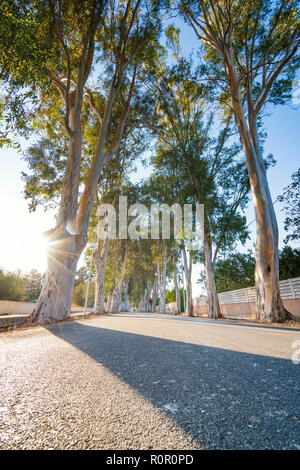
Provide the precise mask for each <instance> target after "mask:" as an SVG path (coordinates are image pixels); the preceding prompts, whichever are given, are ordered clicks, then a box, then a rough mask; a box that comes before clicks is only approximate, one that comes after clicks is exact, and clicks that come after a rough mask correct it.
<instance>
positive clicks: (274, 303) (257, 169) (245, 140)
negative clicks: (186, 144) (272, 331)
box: [225, 52, 292, 322]
mask: <svg viewBox="0 0 300 470" xmlns="http://www.w3.org/2000/svg"><path fill="white" fill-rule="evenodd" d="M225 66H226V74H227V78H228V81H229V84H230V90H231V97H232V105H233V110H234V116H235V121H236V124H237V127H238V131H239V135H240V139H241V143H242V146H243V149H244V153H245V157H246V162H247V168H248V174H249V180H250V186H251V192H252V197H253V203H254V210H255V219H256V253H255V254H256V256H255V257H256V268H255V286H256V296H257V300H256V318H257V319H258V320H263V321H275V322H284V321H286V320H287V319H291V318H292V315H291V314H290V313H289V312H288V311H287V310H286V309H285V308H284V306H283V303H282V300H281V296H280V289H279V257H278V226H277V221H276V215H275V211H274V207H273V204H272V199H271V195H270V190H269V185H268V182H267V176H266V170H265V165H264V162H263V158H262V153H261V151H260V149H259V145H258V141H257V136H256V115H255V113H251V109H249V113H248V114H249V116H248V118H249V127H248V125H247V122H246V117H245V113H244V110H243V106H242V101H241V95H240V89H239V84H238V80H237V77H236V74H235V70H234V67H233V63H232V58H231V56H230V52H227V54H226V55H225Z"/></svg>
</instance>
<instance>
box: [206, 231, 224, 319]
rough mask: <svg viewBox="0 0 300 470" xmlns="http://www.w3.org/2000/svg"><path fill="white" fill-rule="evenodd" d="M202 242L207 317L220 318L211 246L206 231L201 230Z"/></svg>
mask: <svg viewBox="0 0 300 470" xmlns="http://www.w3.org/2000/svg"><path fill="white" fill-rule="evenodd" d="M203 235H204V236H203V244H204V269H205V281H206V291H207V308H208V317H209V318H215V319H217V318H221V316H222V315H221V310H220V305H219V299H218V294H217V289H216V283H215V276H214V270H213V264H212V253H211V246H210V244H209V241H208V237H207V233H206V231H205V230H203Z"/></svg>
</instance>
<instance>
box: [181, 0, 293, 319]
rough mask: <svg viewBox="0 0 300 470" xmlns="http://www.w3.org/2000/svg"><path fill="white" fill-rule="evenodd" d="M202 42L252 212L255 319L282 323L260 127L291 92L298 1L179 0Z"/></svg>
mask: <svg viewBox="0 0 300 470" xmlns="http://www.w3.org/2000/svg"><path fill="white" fill-rule="evenodd" d="M178 5H179V8H180V9H181V11H182V13H183V15H184V17H185V18H186V20H187V21H188V23H189V24H190V25H191V26H192V28H193V30H194V32H195V34H196V36H197V38H199V40H200V41H201V42H202V44H203V46H204V52H205V59H206V61H207V69H208V74H209V77H210V83H211V84H212V85H213V87H214V88H215V91H216V97H217V98H218V99H219V101H220V103H221V105H222V106H223V108H224V109H226V110H227V114H228V113H231V114H233V115H234V119H235V122H236V126H237V129H238V132H239V136H240V140H241V143H242V146H243V150H244V154H245V158H246V162H247V168H248V175H249V180H250V185H251V191H252V198H253V202H254V209H255V216H256V270H255V280H256V294H257V313H256V315H257V318H258V319H260V320H266V321H278V322H283V321H285V320H286V319H289V318H291V314H290V313H289V312H287V311H286V309H285V308H284V306H283V303H282V300H281V297H280V290H279V265H278V227H277V221H276V216H275V211H274V208H273V204H272V199H271V195H270V190H269V186H268V182H267V177H266V170H265V165H264V161H263V156H262V144H261V141H260V138H259V134H258V125H259V122H260V120H262V110H263V108H264V107H265V105H266V104H267V103H271V104H282V103H284V102H285V101H286V100H287V99H289V98H290V96H291V87H292V82H293V79H294V76H295V72H296V69H297V67H298V66H299V54H298V48H299V24H300V22H299V15H298V7H297V1H296V0H288V1H286V0H276V1H272V2H270V1H269V0H249V1H247V2H241V1H237V0H216V1H211V0H196V1H189V2H187V1H185V0H181V1H180V2H178Z"/></svg>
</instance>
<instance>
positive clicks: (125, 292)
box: [122, 281, 129, 312]
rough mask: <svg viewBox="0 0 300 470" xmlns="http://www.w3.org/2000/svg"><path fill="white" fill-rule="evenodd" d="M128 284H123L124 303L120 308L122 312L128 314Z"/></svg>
mask: <svg viewBox="0 0 300 470" xmlns="http://www.w3.org/2000/svg"><path fill="white" fill-rule="evenodd" d="M128 284H129V281H127V282H125V284H124V302H123V306H122V310H123V312H128Z"/></svg>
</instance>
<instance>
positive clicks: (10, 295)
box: [0, 269, 43, 302]
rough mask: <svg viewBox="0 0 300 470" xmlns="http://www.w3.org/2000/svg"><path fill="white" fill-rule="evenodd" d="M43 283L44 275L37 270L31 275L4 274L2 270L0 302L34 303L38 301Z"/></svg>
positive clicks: (18, 273) (0, 272) (19, 273)
mask: <svg viewBox="0 0 300 470" xmlns="http://www.w3.org/2000/svg"><path fill="white" fill-rule="evenodd" d="M42 283H43V275H42V274H40V273H39V272H38V271H37V270H36V269H32V270H31V271H30V272H29V273H21V271H16V272H4V271H3V270H2V269H0V300H14V301H19V302H32V301H34V300H37V299H38V297H39V295H40V291H41V288H42Z"/></svg>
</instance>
